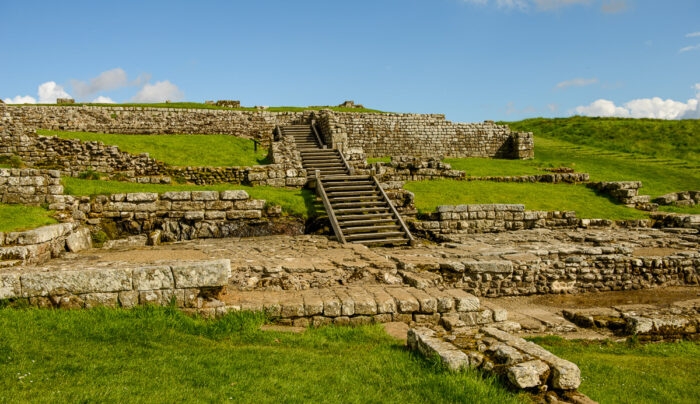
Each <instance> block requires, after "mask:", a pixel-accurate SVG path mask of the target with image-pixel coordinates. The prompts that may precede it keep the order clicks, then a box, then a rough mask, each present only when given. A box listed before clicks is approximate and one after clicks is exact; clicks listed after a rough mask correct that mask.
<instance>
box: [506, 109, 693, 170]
mask: <svg viewBox="0 0 700 404" xmlns="http://www.w3.org/2000/svg"><path fill="white" fill-rule="evenodd" d="M500 123H505V124H508V125H509V126H510V128H511V129H512V130H514V131H521V132H532V133H534V134H535V136H538V137H546V138H548V139H557V140H564V141H567V142H571V143H575V144H581V145H588V146H596V147H600V148H603V149H606V150H611V151H621V152H627V153H635V154H641V155H646V156H653V157H657V158H661V159H680V160H687V161H694V162H695V163H696V164H697V163H698V162H699V161H700V142H698V135H700V120H698V119H683V120H665V119H629V118H588V117H581V116H574V117H570V118H555V119H545V118H534V119H526V120H523V121H519V122H500Z"/></svg>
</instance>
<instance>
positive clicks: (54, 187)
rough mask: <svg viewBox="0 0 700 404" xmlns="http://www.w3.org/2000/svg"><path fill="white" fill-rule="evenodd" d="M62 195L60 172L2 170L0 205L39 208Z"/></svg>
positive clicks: (0, 169) (0, 177)
mask: <svg viewBox="0 0 700 404" xmlns="http://www.w3.org/2000/svg"><path fill="white" fill-rule="evenodd" d="M62 194H63V186H62V185H61V173H60V172H59V171H55V170H48V171H47V170H32V169H19V168H0V203H21V204H24V205H31V206H38V205H41V204H44V203H48V202H49V201H51V200H52V198H54V197H56V196H58V195H62Z"/></svg>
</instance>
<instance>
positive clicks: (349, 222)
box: [338, 215, 396, 227]
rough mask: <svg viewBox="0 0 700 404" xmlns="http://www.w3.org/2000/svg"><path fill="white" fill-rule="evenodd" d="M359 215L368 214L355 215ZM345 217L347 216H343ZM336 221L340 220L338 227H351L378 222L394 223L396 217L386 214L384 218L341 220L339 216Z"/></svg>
mask: <svg viewBox="0 0 700 404" xmlns="http://www.w3.org/2000/svg"><path fill="white" fill-rule="evenodd" d="M357 216H361V217H365V216H370V215H357ZM345 217H347V216H345ZM338 222H340V227H352V226H365V225H367V226H369V225H375V224H380V223H396V219H394V217H393V216H392V215H387V217H386V218H385V219H369V220H345V221H341V220H340V218H338Z"/></svg>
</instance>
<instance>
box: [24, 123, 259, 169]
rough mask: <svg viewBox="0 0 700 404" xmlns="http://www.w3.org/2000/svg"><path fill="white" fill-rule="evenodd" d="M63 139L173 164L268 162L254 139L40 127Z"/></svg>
mask: <svg viewBox="0 0 700 404" xmlns="http://www.w3.org/2000/svg"><path fill="white" fill-rule="evenodd" d="M37 133H38V134H40V135H45V136H58V137H60V138H63V139H80V140H82V141H92V140H97V141H100V142H103V143H104V144H107V145H116V146H119V148H120V149H121V150H122V151H126V152H129V153H133V154H139V153H149V154H150V156H151V157H153V158H154V159H156V160H160V161H162V162H165V163H167V164H170V165H173V166H197V167H232V166H252V165H257V164H265V163H266V157H267V150H265V149H263V148H262V147H258V151H257V152H255V151H254V144H253V141H252V140H251V139H244V138H240V137H236V136H230V135H121V134H107V133H89V132H62V131H54V130H37Z"/></svg>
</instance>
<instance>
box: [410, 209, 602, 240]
mask: <svg viewBox="0 0 700 404" xmlns="http://www.w3.org/2000/svg"><path fill="white" fill-rule="evenodd" d="M579 224H580V221H579V219H577V218H576V212H545V211H526V210H525V206H524V205H518V204H482V205H441V206H438V207H437V211H436V212H433V213H429V214H426V215H422V216H421V217H420V220H418V221H412V222H410V226H411V228H412V230H413V231H415V232H416V233H418V234H421V235H424V236H429V237H435V236H436V235H439V234H455V233H486V232H499V231H509V230H523V229H535V228H573V227H577V226H578V225H579ZM589 224H590V222H589Z"/></svg>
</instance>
